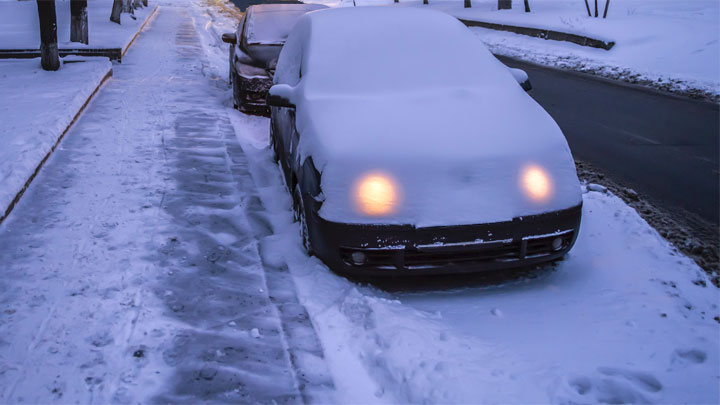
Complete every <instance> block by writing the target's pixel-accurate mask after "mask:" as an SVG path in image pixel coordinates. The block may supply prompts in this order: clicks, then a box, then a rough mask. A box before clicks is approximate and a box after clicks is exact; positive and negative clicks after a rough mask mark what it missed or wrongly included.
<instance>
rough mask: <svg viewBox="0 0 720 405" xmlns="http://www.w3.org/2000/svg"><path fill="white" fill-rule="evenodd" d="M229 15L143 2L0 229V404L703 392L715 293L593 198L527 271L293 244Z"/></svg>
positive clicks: (665, 396)
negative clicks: (563, 242) (558, 258)
mask: <svg viewBox="0 0 720 405" xmlns="http://www.w3.org/2000/svg"><path fill="white" fill-rule="evenodd" d="M234 24H235V21H233V20H232V19H231V18H229V17H227V16H226V15H223V14H221V13H219V12H218V13H215V12H214V11H213V10H212V9H207V8H206V7H205V3H203V2H201V0H197V2H193V3H189V2H188V3H184V4H183V7H161V9H160V10H159V12H158V15H157V18H156V19H155V20H153V21H152V22H151V24H150V26H149V27H148V28H147V29H146V30H145V31H144V32H143V33H142V34H141V36H140V37H139V39H138V42H137V44H136V45H134V46H133V47H132V48H131V49H130V52H129V53H128V55H127V60H126V62H125V63H123V64H121V65H116V68H115V74H114V77H113V78H112V79H111V80H110V81H109V82H108V83H107V85H106V86H104V87H103V89H102V90H101V92H100V93H99V94H98V96H97V98H96V99H95V100H94V101H93V102H92V103H91V104H90V106H89V108H88V110H87V111H86V112H85V113H84V114H83V116H82V117H81V118H80V119H79V120H78V122H77V123H76V124H75V126H74V127H73V128H72V129H71V131H70V132H68V134H67V136H66V138H65V139H64V140H63V142H62V144H61V147H60V148H59V149H58V150H56V152H55V153H54V154H53V157H52V158H51V159H50V160H49V162H48V164H47V165H46V166H45V168H44V169H43V170H42V171H41V173H40V175H39V176H38V177H37V178H36V180H35V181H34V182H33V184H32V185H31V187H30V189H29V190H28V192H27V193H26V194H25V196H24V197H23V199H22V200H21V202H20V204H19V205H18V206H17V207H16V209H15V210H14V211H13V214H12V215H11V217H10V218H9V219H8V220H7V221H6V222H4V223H3V224H2V225H1V226H0V274H2V277H0V402H3V403H4V402H8V403H18V402H27V403H71V402H83V403H89V402H100V403H109V402H121V403H130V402H142V403H145V402H151V401H152V402H173V403H177V402H186V403H197V402H243V403H246V402H319V403H332V402H337V403H410V402H412V403H415V402H422V403H429V402H456V403H457V402H462V403H483V402H502V403H547V402H557V403H567V402H582V403H595V402H615V403H617V402H636V403H641V402H656V403H718V401H720V394H719V393H718V378H719V377H720V376H719V373H718V364H719V363H718V362H719V353H718V350H719V349H718V347H719V346H720V323H718V319H720V318H718V315H720V313H719V310H718V298H719V296H718V290H717V289H716V288H715V287H713V286H712V284H710V283H709V282H708V280H707V277H706V275H705V274H704V272H703V271H702V270H701V269H699V268H698V267H697V266H696V265H695V264H693V263H692V261H691V260H689V259H687V258H685V257H683V256H682V255H679V254H677V253H675V252H674V251H673V249H672V247H671V246H669V244H668V243H667V242H665V241H664V240H663V239H662V238H661V237H660V236H659V235H658V234H657V233H656V232H655V231H654V230H653V229H651V228H650V227H649V226H648V225H647V224H646V223H645V222H644V221H643V220H642V219H641V218H640V217H639V216H638V215H637V213H635V212H634V211H633V210H632V209H630V208H628V207H627V206H626V205H625V204H624V203H623V202H622V201H621V200H619V199H617V198H616V197H613V196H611V195H606V194H603V193H598V192H588V193H586V194H584V197H583V200H584V208H583V211H584V212H583V214H584V217H583V224H582V227H581V234H580V237H579V239H578V242H577V245H576V246H575V248H574V249H573V251H572V252H571V253H570V255H569V256H568V257H567V258H566V260H564V261H562V262H560V263H558V264H557V265H555V266H548V267H545V268H542V269H539V270H535V271H525V272H522V273H516V274H508V275H505V276H487V275H486V276H464V277H451V278H445V277H441V278H431V279H424V280H409V279H399V280H394V281H392V280H391V281H386V282H375V283H373V284H366V283H360V282H357V281H352V280H348V279H346V278H343V277H340V276H337V275H334V274H333V273H332V272H330V271H329V270H328V269H327V268H326V267H325V266H324V265H322V263H320V262H319V261H318V260H317V259H315V258H312V257H308V256H307V255H306V254H304V253H303V251H302V249H301V241H300V237H299V230H298V226H297V224H295V223H293V222H292V212H291V210H290V196H289V194H288V193H287V192H286V190H285V189H284V188H283V183H282V180H281V177H280V172H279V170H278V168H277V166H276V165H275V164H274V163H273V162H272V159H271V154H270V150H269V148H268V120H267V119H266V118H261V117H253V116H246V115H244V114H242V113H239V112H237V111H235V110H233V109H232V108H231V106H232V100H231V94H230V89H229V87H228V83H227V79H226V78H227V65H228V64H227V45H226V44H223V43H222V42H221V41H220V34H221V33H223V32H227V31H231V30H232V29H233V28H234ZM713 318H715V319H713Z"/></svg>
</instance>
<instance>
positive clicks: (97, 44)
mask: <svg viewBox="0 0 720 405" xmlns="http://www.w3.org/2000/svg"><path fill="white" fill-rule="evenodd" d="M151 3H152V2H151ZM153 7H154V6H153V5H152V4H150V7H146V8H140V9H137V10H135V19H133V18H131V17H130V14H125V13H123V15H122V19H121V22H122V24H121V25H118V24H115V23H114V22H111V21H110V11H111V10H112V2H111V1H110V2H109V1H99V0H91V1H88V7H87V11H88V27H89V34H88V37H89V38H88V40H89V44H88V45H85V44H81V43H78V42H70V1H69V0H56V5H55V9H56V13H57V34H58V46H59V47H60V48H68V47H72V48H122V49H125V48H126V47H127V45H128V44H129V43H130V41H132V39H133V37H134V36H135V34H136V33H137V31H138V29H139V28H140V26H141V25H142V24H143V23H144V22H145V20H146V19H147V17H148V16H149V14H150V13H151V12H152V10H153ZM37 13H38V12H37V3H36V2H34V1H0V49H38V47H39V46H40V23H39V20H38V14H37Z"/></svg>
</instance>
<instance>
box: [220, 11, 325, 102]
mask: <svg viewBox="0 0 720 405" xmlns="http://www.w3.org/2000/svg"><path fill="white" fill-rule="evenodd" d="M322 8H327V6H324V5H321V4H302V3H289V2H284V3H277V4H258V5H252V6H250V7H248V9H247V12H246V13H245V14H244V15H243V17H242V19H241V20H240V23H239V24H238V29H237V31H236V32H235V33H228V34H224V35H223V41H225V42H227V43H230V44H231V46H230V82H231V83H232V86H233V98H234V103H235V107H236V108H237V109H239V110H240V111H243V112H247V113H253V114H264V113H267V110H268V109H267V105H266V102H265V96H266V95H267V91H268V89H269V88H270V86H271V85H272V77H273V73H274V71H275V65H276V63H277V58H278V55H279V54H280V49H282V46H283V44H284V43H285V39H286V38H287V35H288V33H289V32H290V30H291V29H292V28H293V26H294V25H295V23H296V22H297V20H298V19H299V18H300V17H301V16H302V15H303V14H305V13H307V12H309V11H313V10H319V9H322Z"/></svg>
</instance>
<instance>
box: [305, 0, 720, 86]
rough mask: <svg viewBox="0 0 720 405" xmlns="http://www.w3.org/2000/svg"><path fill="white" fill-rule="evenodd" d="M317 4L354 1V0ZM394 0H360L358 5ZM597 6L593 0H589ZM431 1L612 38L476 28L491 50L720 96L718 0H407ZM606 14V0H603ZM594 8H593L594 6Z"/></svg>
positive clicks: (475, 16)
mask: <svg viewBox="0 0 720 405" xmlns="http://www.w3.org/2000/svg"><path fill="white" fill-rule="evenodd" d="M317 2H319V3H326V4H332V5H342V6H352V3H353V2H352V0H343V1H342V2H337V1H334V0H327V1H325V0H317ZM392 3H393V2H392V0H356V4H357V5H358V6H361V5H376V4H386V5H392ZM589 3H590V5H591V8H593V4H594V2H593V1H589ZM400 5H405V6H413V7H430V8H434V9H437V10H442V11H445V12H447V13H450V14H451V15H454V16H457V17H459V18H463V19H468V20H478V21H485V22H493V23H501V24H509V25H516V26H522V27H533V28H545V29H552V30H557V31H561V32H568V33H573V34H579V35H585V36H589V37H591V38H596V39H601V40H609V41H614V42H615V46H614V47H613V48H612V49H611V50H609V51H606V50H603V49H595V48H590V47H585V46H580V45H576V44H573V43H569V42H560V41H552V40H544V39H540V38H533V37H529V36H525V35H519V34H514V33H510V32H504V31H495V30H491V29H486V28H471V29H472V30H473V31H474V32H475V33H476V34H477V35H478V36H479V37H480V38H481V39H482V40H483V42H485V44H486V45H487V46H488V47H489V48H490V50H491V51H493V53H496V54H499V55H505V56H510V57H514V58H518V59H522V60H526V61H530V62H534V63H539V64H543V65H549V66H557V67H560V68H566V69H572V70H578V71H584V72H590V73H593V74H598V75H602V76H607V77H610V78H614V79H619V80H624V81H628V82H637V83H643V84H647V85H651V86H653V87H656V88H661V89H665V90H671V91H676V92H682V93H688V94H694V95H698V96H701V95H703V94H704V95H705V96H706V97H710V98H713V99H715V100H720V34H719V33H720V3H718V2H717V1H714V0H625V1H621V2H617V1H614V2H611V3H610V8H609V11H608V16H607V18H606V19H603V18H594V17H588V16H587V11H586V9H585V4H584V2H583V1H581V0H577V1H576V0H530V7H531V12H530V13H525V12H524V7H523V2H522V1H520V0H514V1H513V9H512V10H501V11H498V10H497V1H494V0H473V7H472V8H469V9H466V8H464V7H463V1H462V0H430V4H429V5H423V4H422V2H421V1H415V0H413V1H402V0H400ZM598 5H599V8H600V15H601V17H602V12H603V9H602V8H603V7H604V5H605V2H604V1H602V0H599V1H598ZM593 12H594V8H593Z"/></svg>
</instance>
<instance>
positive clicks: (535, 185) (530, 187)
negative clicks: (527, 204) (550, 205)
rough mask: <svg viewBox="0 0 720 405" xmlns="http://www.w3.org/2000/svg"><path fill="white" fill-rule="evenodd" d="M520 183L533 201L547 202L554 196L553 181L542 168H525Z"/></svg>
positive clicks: (532, 166) (533, 166)
mask: <svg viewBox="0 0 720 405" xmlns="http://www.w3.org/2000/svg"><path fill="white" fill-rule="evenodd" d="M520 183H521V186H522V188H523V190H524V191H525V194H527V196H528V197H530V199H531V200H533V201H537V202H545V201H547V200H548V199H550V196H551V195H552V191H553V190H552V189H553V186H552V180H550V176H549V175H548V174H547V172H546V171H545V170H544V169H543V168H542V167H540V166H535V165H530V166H527V167H525V169H523V171H522V173H521V175H520Z"/></svg>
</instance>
